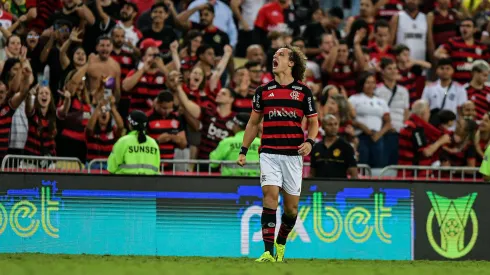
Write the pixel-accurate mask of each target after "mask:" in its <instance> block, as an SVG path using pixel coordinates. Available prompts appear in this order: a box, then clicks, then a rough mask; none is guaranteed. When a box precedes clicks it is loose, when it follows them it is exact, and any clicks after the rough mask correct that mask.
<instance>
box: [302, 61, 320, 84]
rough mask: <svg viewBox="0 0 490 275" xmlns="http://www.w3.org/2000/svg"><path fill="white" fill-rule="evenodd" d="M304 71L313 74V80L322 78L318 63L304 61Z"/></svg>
mask: <svg viewBox="0 0 490 275" xmlns="http://www.w3.org/2000/svg"><path fill="white" fill-rule="evenodd" d="M306 69H309V70H311V71H312V72H313V77H315V80H320V78H321V77H322V72H321V70H320V66H319V65H318V63H316V62H313V61H309V60H308V61H306Z"/></svg>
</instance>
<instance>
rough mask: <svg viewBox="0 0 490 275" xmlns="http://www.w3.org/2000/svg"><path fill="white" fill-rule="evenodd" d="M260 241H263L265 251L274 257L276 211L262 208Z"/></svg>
mask: <svg viewBox="0 0 490 275" xmlns="http://www.w3.org/2000/svg"><path fill="white" fill-rule="evenodd" d="M260 221H261V223H262V239H263V240H264V246H265V251H269V252H270V253H271V255H274V254H273V252H274V235H275V231H276V209H270V208H265V207H264V208H263V209H262V217H261V219H260Z"/></svg>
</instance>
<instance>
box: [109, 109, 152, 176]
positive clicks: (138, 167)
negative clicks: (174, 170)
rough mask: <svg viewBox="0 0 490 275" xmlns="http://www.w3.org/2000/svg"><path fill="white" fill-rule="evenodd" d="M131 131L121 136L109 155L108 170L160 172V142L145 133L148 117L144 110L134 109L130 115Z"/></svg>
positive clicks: (143, 173) (123, 173)
mask: <svg viewBox="0 0 490 275" xmlns="http://www.w3.org/2000/svg"><path fill="white" fill-rule="evenodd" d="M128 122H129V129H130V130H131V132H129V133H128V134H127V135H126V136H124V137H122V138H120V139H119V140H118V141H117V142H116V144H114V147H112V153H111V155H110V156H109V160H108V165H107V170H108V171H109V172H110V173H111V174H121V175H158V174H160V149H159V147H158V143H157V142H156V141H155V140H154V139H153V138H151V137H149V136H147V135H145V130H146V126H147V124H148V117H147V116H146V114H145V113H143V112H142V111H138V110H136V111H132V112H131V114H130V115H129V117H128Z"/></svg>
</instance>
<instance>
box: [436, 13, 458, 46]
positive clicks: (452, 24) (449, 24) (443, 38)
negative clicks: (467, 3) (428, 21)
mask: <svg viewBox="0 0 490 275" xmlns="http://www.w3.org/2000/svg"><path fill="white" fill-rule="evenodd" d="M457 20H458V16H457V14H456V11H455V10H453V9H450V10H448V14H446V16H443V15H442V14H441V12H440V11H438V10H434V22H433V23H432V33H433V36H434V44H435V46H436V48H437V47H439V46H440V45H442V44H444V43H446V42H447V41H448V40H449V38H453V37H456V36H457V33H458V24H457Z"/></svg>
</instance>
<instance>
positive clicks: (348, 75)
mask: <svg viewBox="0 0 490 275" xmlns="http://www.w3.org/2000/svg"><path fill="white" fill-rule="evenodd" d="M354 69H355V68H354V62H352V61H350V60H349V62H348V63H347V64H340V63H338V62H337V63H335V66H334V68H333V71H332V72H331V73H330V74H329V75H328V79H329V81H328V84H331V85H335V86H336V87H339V88H340V87H341V86H343V87H344V88H345V91H346V92H347V95H348V96H351V95H353V94H355V93H356V85H357V84H356V73H355V71H354Z"/></svg>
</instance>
